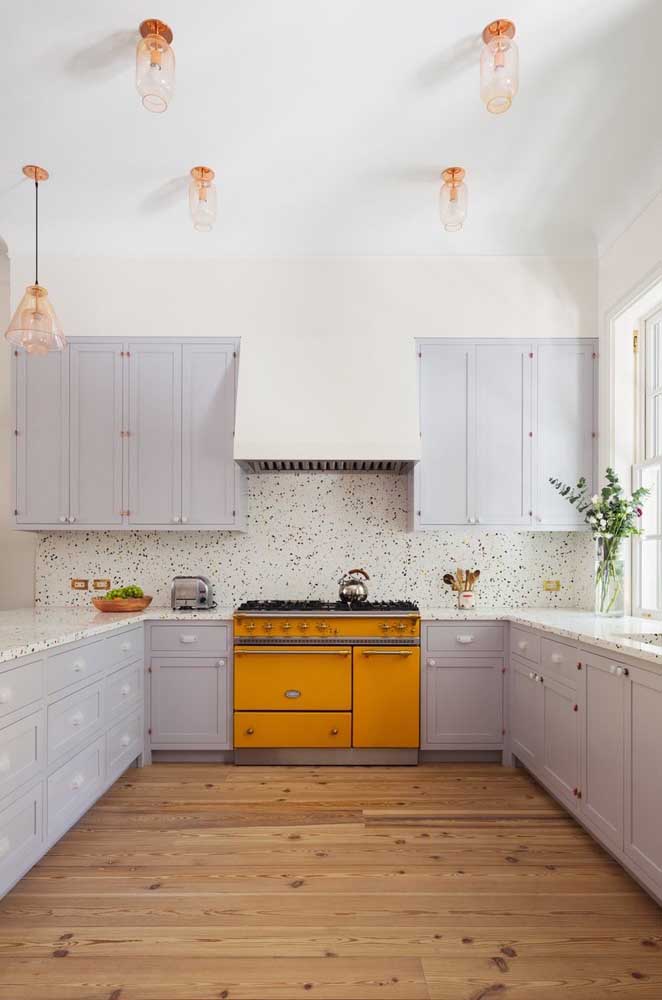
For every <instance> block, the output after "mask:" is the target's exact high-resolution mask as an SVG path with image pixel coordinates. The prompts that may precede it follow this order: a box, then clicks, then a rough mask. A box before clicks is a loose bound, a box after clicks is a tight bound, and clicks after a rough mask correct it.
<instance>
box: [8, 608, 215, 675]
mask: <svg viewBox="0 0 662 1000" xmlns="http://www.w3.org/2000/svg"><path fill="white" fill-rule="evenodd" d="M233 613H234V609H233V608H220V607H219V608H213V609H212V610H211V611H172V610H171V608H159V607H149V608H147V609H146V610H145V611H141V612H139V613H137V614H123V615H115V614H109V613H105V612H102V611H97V610H96V609H95V608H93V607H90V608H59V607H48V608H21V609H19V610H17V611H0V663H2V662H4V661H6V660H14V659H17V658H18V657H19V656H28V655H29V654H30V653H41V652H42V651H43V650H44V649H50V648H51V647H53V646H61V645H63V644H64V643H66V642H76V641H78V640H79V639H89V638H90V636H93V635H101V634H103V633H104V632H110V631H112V630H113V629H117V628H121V627H122V626H124V625H133V624H137V623H139V622H144V621H191V620H192V619H200V620H206V621H210V620H212V621H213V620H215V621H229V620H231V619H232V615H233Z"/></svg>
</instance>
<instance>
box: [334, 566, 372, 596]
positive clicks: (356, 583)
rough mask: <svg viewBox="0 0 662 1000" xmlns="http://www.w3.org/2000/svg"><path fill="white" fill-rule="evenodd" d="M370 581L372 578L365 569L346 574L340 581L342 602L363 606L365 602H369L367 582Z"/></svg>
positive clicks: (353, 570)
mask: <svg viewBox="0 0 662 1000" xmlns="http://www.w3.org/2000/svg"><path fill="white" fill-rule="evenodd" d="M359 574H360V575H359ZM361 577H363V579H361ZM369 579H370V577H369V576H368V574H367V573H366V571H365V570H364V569H350V571H349V573H345V575H344V576H341V577H340V579H339V580H338V583H339V584H340V590H339V592H338V593H339V596H340V600H341V601H344V602H345V604H354V603H358V604H361V603H362V602H363V601H367V600H368V588H367V586H366V583H365V581H366V580H369Z"/></svg>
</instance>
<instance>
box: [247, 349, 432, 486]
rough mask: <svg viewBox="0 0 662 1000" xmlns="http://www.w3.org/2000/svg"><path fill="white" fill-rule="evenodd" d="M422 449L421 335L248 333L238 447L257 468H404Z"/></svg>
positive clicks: (249, 467) (251, 467)
mask: <svg viewBox="0 0 662 1000" xmlns="http://www.w3.org/2000/svg"><path fill="white" fill-rule="evenodd" d="M420 453H421V443H420V433H419V420H418V394H417V388H416V355H415V350H414V343H413V338H410V337H402V338H401V339H398V341H397V342H396V343H393V342H391V343H390V344H388V345H385V344H384V343H383V342H380V337H379V334H378V333H377V332H372V333H371V332H370V331H365V333H364V334H363V335H362V336H361V337H360V338H357V337H351V336H349V335H345V336H344V337H343V336H334V337H328V336H327V335H325V334H324V332H321V333H320V335H318V336H315V335H314V334H311V335H310V336H308V337H306V338H302V337H301V336H295V335H293V336H292V338H291V339H290V340H289V341H285V342H284V341H283V339H282V337H279V338H276V339H274V340H273V341H269V340H268V339H266V338H264V337H256V338H255V339H253V338H250V339H248V338H245V339H242V344H241V353H240V358H239V386H238V394H237V415H236V424H235V444H234V457H235V459H236V461H237V462H239V463H240V465H241V466H242V467H243V468H244V469H246V470H247V471H248V472H283V471H334V472H337V471H343V472H345V471H346V472H377V471H384V472H405V471H407V470H408V469H409V468H411V467H412V465H413V464H414V463H415V462H417V461H418V459H419V458H420Z"/></svg>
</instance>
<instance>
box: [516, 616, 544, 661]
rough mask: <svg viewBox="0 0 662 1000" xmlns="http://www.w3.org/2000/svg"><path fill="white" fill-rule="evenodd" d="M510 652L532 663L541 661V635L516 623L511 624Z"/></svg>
mask: <svg viewBox="0 0 662 1000" xmlns="http://www.w3.org/2000/svg"><path fill="white" fill-rule="evenodd" d="M510 652H511V653H514V654H515V655H516V656H521V657H523V658H524V659H525V660H530V661H531V663H540V637H539V636H537V635H536V634H535V632H526V631H525V630H524V629H523V628H517V626H516V625H511V626H510Z"/></svg>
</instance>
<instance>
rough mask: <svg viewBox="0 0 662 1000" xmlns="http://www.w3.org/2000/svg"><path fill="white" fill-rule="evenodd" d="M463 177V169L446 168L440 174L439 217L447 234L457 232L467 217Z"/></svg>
mask: <svg viewBox="0 0 662 1000" xmlns="http://www.w3.org/2000/svg"><path fill="white" fill-rule="evenodd" d="M465 176H466V171H465V170H464V168H463V167H446V169H445V170H444V171H442V174H441V179H442V181H443V182H444V183H443V184H442V185H441V191H440V192H439V217H440V218H441V221H442V222H443V224H444V229H445V230H446V232H447V233H457V232H459V231H460V229H462V227H463V225H464V220H465V219H466V217H467V185H466V184H465V183H464V178H465Z"/></svg>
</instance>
